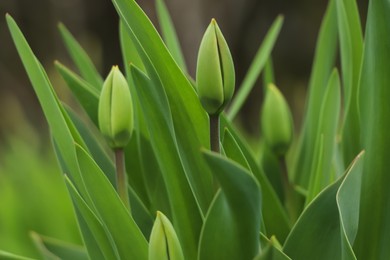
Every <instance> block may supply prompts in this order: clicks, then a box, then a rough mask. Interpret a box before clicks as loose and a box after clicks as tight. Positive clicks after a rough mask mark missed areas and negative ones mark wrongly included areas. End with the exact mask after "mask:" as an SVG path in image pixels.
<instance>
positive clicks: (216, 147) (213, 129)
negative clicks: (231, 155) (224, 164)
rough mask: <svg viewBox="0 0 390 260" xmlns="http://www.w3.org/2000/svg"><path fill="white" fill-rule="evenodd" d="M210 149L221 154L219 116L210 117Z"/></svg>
mask: <svg viewBox="0 0 390 260" xmlns="http://www.w3.org/2000/svg"><path fill="white" fill-rule="evenodd" d="M209 117H210V148H211V151H213V152H216V153H220V152H221V148H220V144H219V140H220V138H219V115H210V116H209Z"/></svg>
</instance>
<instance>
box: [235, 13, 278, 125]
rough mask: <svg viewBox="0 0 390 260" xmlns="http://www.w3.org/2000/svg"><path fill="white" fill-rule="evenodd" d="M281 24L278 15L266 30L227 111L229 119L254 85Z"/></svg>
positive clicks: (269, 54) (269, 53)
mask: <svg viewBox="0 0 390 260" xmlns="http://www.w3.org/2000/svg"><path fill="white" fill-rule="evenodd" d="M282 24H283V16H278V17H277V18H276V20H275V21H274V22H273V24H272V25H271V27H270V29H269V31H268V32H267V35H266V36H265V38H264V40H263V42H262V44H261V46H260V48H259V50H258V51H257V53H256V56H255V57H254V59H253V61H252V64H251V65H250V67H249V70H248V72H247V74H246V75H245V78H244V80H243V81H242V84H241V86H240V87H239V88H238V92H237V93H236V95H235V97H234V99H233V101H232V103H231V105H230V108H229V110H228V113H227V117H228V118H229V120H233V119H234V118H235V117H236V115H237V113H238V111H239V110H240V108H241V107H242V105H243V104H244V102H245V100H246V98H247V97H248V95H249V93H250V92H251V90H252V88H253V87H254V85H255V83H256V80H257V78H258V77H259V75H260V73H261V71H262V70H263V68H264V66H265V65H266V63H267V61H268V58H269V57H270V56H271V52H272V49H273V47H274V45H275V43H276V39H277V38H278V36H279V32H280V30H281V28H282Z"/></svg>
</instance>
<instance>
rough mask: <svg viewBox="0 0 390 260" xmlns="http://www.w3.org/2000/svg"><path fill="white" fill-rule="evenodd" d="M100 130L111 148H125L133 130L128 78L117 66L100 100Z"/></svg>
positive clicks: (104, 87) (105, 83)
mask: <svg viewBox="0 0 390 260" xmlns="http://www.w3.org/2000/svg"><path fill="white" fill-rule="evenodd" d="M98 117H99V128H100V131H101V133H102V134H103V135H104V137H105V138H106V139H107V140H108V143H109V145H110V147H111V148H113V149H116V148H123V147H125V146H126V145H127V143H128V142H129V140H130V138H131V135H132V132H133V128H134V119H133V104H132V100H131V95H130V89H129V86H128V84H127V81H126V78H125V77H124V76H123V74H122V73H121V72H120V70H119V68H118V67H117V66H114V67H112V69H111V71H110V73H109V74H108V76H107V78H106V80H105V81H104V84H103V88H102V91H101V94H100V99H99V110H98Z"/></svg>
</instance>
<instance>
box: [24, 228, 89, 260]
mask: <svg viewBox="0 0 390 260" xmlns="http://www.w3.org/2000/svg"><path fill="white" fill-rule="evenodd" d="M31 237H32V239H33V240H34V242H35V244H36V246H37V247H38V249H39V250H40V251H41V253H42V254H43V256H44V258H45V259H74V260H87V259H89V257H88V254H87V252H86V251H85V249H84V248H83V247H81V246H78V245H73V244H70V243H67V242H64V241H61V240H58V239H55V238H51V237H46V236H42V235H39V234H37V233H35V232H32V233H31Z"/></svg>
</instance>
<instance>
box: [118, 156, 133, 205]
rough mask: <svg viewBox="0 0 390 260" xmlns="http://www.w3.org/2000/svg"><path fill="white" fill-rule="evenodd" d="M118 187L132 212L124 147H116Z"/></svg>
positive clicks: (125, 203)
mask: <svg viewBox="0 0 390 260" xmlns="http://www.w3.org/2000/svg"><path fill="white" fill-rule="evenodd" d="M115 166H116V188H117V191H118V194H119V197H120V198H121V200H122V202H123V204H124V205H125V206H126V208H127V209H128V210H129V212H131V209H130V201H129V194H128V191H127V175H126V164H125V153H124V151H123V148H118V149H115Z"/></svg>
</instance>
